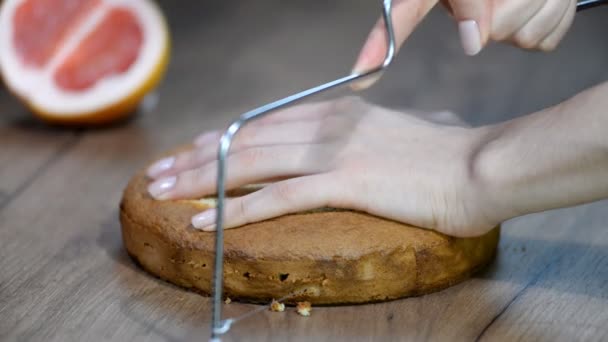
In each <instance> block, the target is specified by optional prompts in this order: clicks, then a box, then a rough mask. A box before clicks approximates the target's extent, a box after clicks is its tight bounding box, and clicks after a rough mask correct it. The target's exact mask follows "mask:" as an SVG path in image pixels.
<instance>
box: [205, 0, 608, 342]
mask: <svg viewBox="0 0 608 342" xmlns="http://www.w3.org/2000/svg"><path fill="white" fill-rule="evenodd" d="M606 3H608V0H579V1H578V2H577V11H581V10H584V9H588V8H594V7H596V6H599V5H603V4H606ZM382 18H383V21H384V27H385V30H386V34H387V50H386V55H385V57H384V61H383V62H382V64H380V65H379V66H377V67H375V68H373V69H371V70H368V71H365V72H362V73H351V74H350V75H347V76H344V77H341V78H338V79H336V80H333V81H330V82H327V83H325V84H321V85H319V86H316V87H313V88H310V89H307V90H304V91H301V92H299V93H296V94H293V95H290V96H287V97H285V98H282V99H280V100H277V101H274V102H271V103H268V104H266V105H263V106H261V107H258V108H255V109H253V110H251V111H248V112H246V113H243V114H241V116H240V117H239V119H238V120H236V121H234V122H233V123H232V124H231V125H230V126H229V127H228V129H227V130H226V131H225V132H224V134H223V135H222V137H221V139H220V144H219V148H218V153H217V158H218V168H217V185H216V194H217V214H216V215H217V216H216V222H215V227H216V230H215V261H214V270H213V301H212V316H211V317H212V318H211V320H212V325H211V340H210V341H212V342H218V341H221V340H220V336H221V335H222V334H225V333H226V332H228V330H230V326H231V325H232V323H234V322H235V321H236V320H235V319H230V318H228V319H225V320H222V316H221V315H222V290H223V273H224V270H223V267H224V225H223V223H224V214H225V213H224V202H225V182H226V157H227V156H228V152H229V150H230V145H231V144H232V141H233V139H234V137H235V136H236V134H237V133H238V131H239V130H240V129H241V128H242V127H243V126H245V125H246V124H247V123H249V122H252V121H254V120H255V119H258V118H261V117H262V116H264V115H266V114H268V113H270V112H273V111H275V110H277V109H280V108H283V107H285V106H288V105H291V104H294V103H296V102H298V101H300V100H303V99H305V98H308V97H310V96H312V95H316V94H319V93H322V92H324V91H327V90H330V89H333V88H336V87H338V86H342V85H345V84H348V83H351V82H353V81H356V80H359V79H362V78H365V77H368V76H370V75H372V74H376V73H378V72H380V71H382V70H384V69H386V68H387V67H388V66H389V65H390V64H391V62H392V61H393V58H394V56H395V36H394V32H393V25H392V20H391V0H382ZM253 311H258V310H253ZM252 313H254V312H249V313H247V314H245V315H243V316H242V317H241V318H244V317H245V316H247V317H248V316H249V315H250V314H252Z"/></svg>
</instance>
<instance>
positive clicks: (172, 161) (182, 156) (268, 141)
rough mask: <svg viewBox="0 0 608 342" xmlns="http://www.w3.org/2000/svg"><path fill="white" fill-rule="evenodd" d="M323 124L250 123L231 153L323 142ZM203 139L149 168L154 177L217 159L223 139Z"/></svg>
mask: <svg viewBox="0 0 608 342" xmlns="http://www.w3.org/2000/svg"><path fill="white" fill-rule="evenodd" d="M321 125H322V122H321V121H303V122H285V123H276V124H269V125H265V126H259V125H258V126H251V127H250V126H247V127H245V128H243V129H242V130H241V131H240V132H239V133H238V134H237V135H236V137H235V140H234V142H233V143H232V145H231V148H230V151H229V152H230V154H234V153H237V152H239V151H242V150H244V149H247V148H252V147H267V146H273V145H294V144H309V143H310V144H312V143H319V142H321V141H320V140H321V139H322V137H319V136H318V134H317V133H318V132H319V131H320V128H321ZM216 138H217V136H216ZM201 140H202V141H207V144H206V145H204V146H198V147H197V148H195V149H193V150H189V151H184V152H181V153H178V154H177V155H175V156H172V157H169V158H164V159H162V160H160V161H158V162H157V163H155V164H153V165H152V166H151V167H150V168H149V169H148V176H149V177H151V178H153V179H158V178H161V177H167V176H171V175H175V174H177V173H180V172H184V171H186V170H189V169H193V168H197V167H201V166H203V165H205V164H206V163H209V162H211V161H214V160H216V159H217V153H218V148H219V138H217V139H215V140H212V139H210V138H207V137H202V139H201ZM168 159H169V161H167V160H168Z"/></svg>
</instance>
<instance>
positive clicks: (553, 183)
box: [471, 83, 608, 219]
mask: <svg viewBox="0 0 608 342" xmlns="http://www.w3.org/2000/svg"><path fill="white" fill-rule="evenodd" d="M481 130H482V131H483V137H484V138H483V139H482V141H481V143H480V145H479V148H478V150H477V152H476V153H474V154H473V156H472V158H473V159H472V164H471V165H472V170H473V171H472V172H473V177H475V178H476V181H478V182H479V184H480V186H481V187H482V188H484V189H485V190H484V191H485V192H486V193H487V194H488V197H489V198H490V202H491V203H493V205H495V206H496V207H497V208H499V210H500V211H501V215H503V216H506V217H504V218H505V219H506V218H511V217H515V216H520V215H524V214H529V213H533V212H539V211H544V210H549V209H555V208H561V207H569V206H574V205H578V204H583V203H588V202H593V201H596V200H600V199H604V198H608V83H604V84H601V85H599V86H596V87H594V88H591V89H589V90H586V91H584V92H582V93H580V94H578V95H577V96H575V97H573V98H571V99H569V100H567V101H565V102H563V103H561V104H559V105H557V106H555V107H551V108H548V109H546V110H543V111H540V112H537V113H534V114H531V115H528V116H526V117H522V118H518V119H514V120H511V121H509V122H506V123H502V124H498V125H494V126H489V127H484V128H481Z"/></svg>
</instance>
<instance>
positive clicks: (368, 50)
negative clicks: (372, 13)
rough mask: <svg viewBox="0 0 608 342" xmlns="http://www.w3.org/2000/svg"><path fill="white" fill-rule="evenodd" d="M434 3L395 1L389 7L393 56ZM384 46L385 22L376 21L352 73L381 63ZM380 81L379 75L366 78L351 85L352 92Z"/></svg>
mask: <svg viewBox="0 0 608 342" xmlns="http://www.w3.org/2000/svg"><path fill="white" fill-rule="evenodd" d="M437 2H438V0H397V1H394V3H393V5H392V11H391V12H392V13H391V20H392V23H393V31H394V33H395V54H396V53H398V52H399V49H400V48H401V46H402V45H403V43H404V42H405V40H406V39H407V38H408V37H409V36H410V34H411V33H412V32H413V31H414V29H415V28H416V26H418V24H419V23H420V22H421V21H422V19H424V17H425V16H426V15H427V14H428V12H429V11H430V10H431V9H432V8H433V7H434V6H435V4H437ZM387 49H388V46H387V33H386V29H385V23H384V20H383V19H382V18H380V19H379V20H378V21H377V22H376V24H375V26H374V28H373V29H372V31H371V32H370V34H369V36H368V37H367V41H366V42H365V45H363V48H362V49H361V52H360V53H359V58H358V59H357V62H356V63H355V66H354V68H353V72H364V71H367V70H369V69H372V68H375V67H377V66H378V65H380V64H381V63H382V62H383V61H384V57H385V55H386V50H387ZM378 79H380V75H374V76H370V77H369V78H367V79H363V80H361V81H358V82H356V83H354V84H353V85H352V88H353V89H354V90H363V89H365V88H368V87H370V86H371V85H373V84H374V83H376V81H378Z"/></svg>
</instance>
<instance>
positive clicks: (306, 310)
mask: <svg viewBox="0 0 608 342" xmlns="http://www.w3.org/2000/svg"><path fill="white" fill-rule="evenodd" d="M311 310H312V307H311V305H310V303H309V302H298V305H297V306H296V311H297V312H298V314H300V315H301V316H310V311H311Z"/></svg>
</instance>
